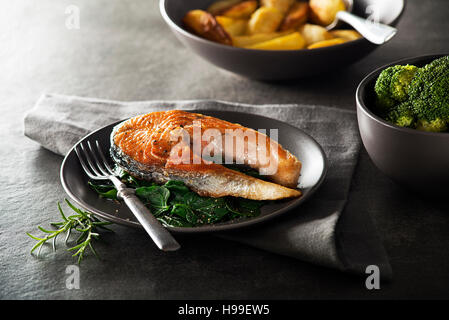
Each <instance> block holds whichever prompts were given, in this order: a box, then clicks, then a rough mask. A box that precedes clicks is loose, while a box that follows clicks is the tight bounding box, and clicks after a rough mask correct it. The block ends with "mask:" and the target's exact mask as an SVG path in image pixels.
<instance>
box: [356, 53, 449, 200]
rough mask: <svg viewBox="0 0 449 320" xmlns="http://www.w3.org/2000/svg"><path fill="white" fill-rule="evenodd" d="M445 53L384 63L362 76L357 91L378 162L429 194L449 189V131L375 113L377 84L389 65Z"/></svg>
mask: <svg viewBox="0 0 449 320" xmlns="http://www.w3.org/2000/svg"><path fill="white" fill-rule="evenodd" d="M445 55H448V54H438V55H435V54H434V55H426V56H420V57H415V58H408V59H403V60H399V61H396V62H393V63H391V64H388V65H385V66H382V67H380V68H379V69H377V70H375V71H373V72H372V73H370V74H369V75H368V76H367V77H366V78H365V79H363V80H362V82H361V83H360V84H359V86H358V88H357V93H356V101H357V118H358V123H359V130H360V134H361V137H362V141H363V144H364V146H365V148H366V151H367V152H368V154H369V156H370V157H371V159H372V161H373V162H374V164H375V165H376V166H377V167H378V168H379V169H380V170H381V171H382V172H383V173H385V174H386V175H387V176H389V177H390V178H391V179H393V180H394V181H396V182H397V183H399V184H401V185H403V186H405V187H406V188H408V189H411V190H413V191H417V192H419V193H420V194H425V195H436V196H439V195H440V194H442V193H444V192H445V193H447V190H446V189H447V186H448V185H449V133H444V132H442V133H434V132H423V131H418V130H415V129H409V128H402V127H398V126H395V125H393V124H391V123H388V122H386V121H385V120H383V119H382V118H380V117H379V116H377V115H376V114H375V108H374V103H375V95H374V85H375V83H376V79H377V77H378V76H379V74H380V72H381V71H382V70H384V69H385V68H387V67H389V66H392V65H396V64H402V65H404V64H412V65H415V66H418V67H421V66H424V65H426V64H427V63H429V62H431V61H433V60H434V59H437V58H439V57H441V56H445Z"/></svg>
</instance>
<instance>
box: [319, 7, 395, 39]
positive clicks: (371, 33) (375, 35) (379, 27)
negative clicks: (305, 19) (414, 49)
mask: <svg viewBox="0 0 449 320" xmlns="http://www.w3.org/2000/svg"><path fill="white" fill-rule="evenodd" d="M344 3H345V7H346V10H341V11H338V12H337V14H336V16H335V19H334V21H333V22H332V23H331V24H330V25H328V26H327V27H326V29H327V30H332V29H335V27H337V25H339V22H340V21H343V22H346V23H347V24H349V25H350V26H352V27H353V28H354V29H355V30H357V31H358V32H359V33H360V34H361V35H362V36H363V37H364V38H365V39H366V40H368V41H370V42H372V43H375V44H384V43H385V42H387V41H388V40H390V39H391V38H393V36H394V35H395V34H396V33H397V32H398V30H397V29H396V28H393V27H391V26H389V25H386V24H382V23H379V22H377V21H371V20H368V19H364V18H361V17H359V16H356V15H355V14H353V13H352V9H353V7H354V1H353V0H344Z"/></svg>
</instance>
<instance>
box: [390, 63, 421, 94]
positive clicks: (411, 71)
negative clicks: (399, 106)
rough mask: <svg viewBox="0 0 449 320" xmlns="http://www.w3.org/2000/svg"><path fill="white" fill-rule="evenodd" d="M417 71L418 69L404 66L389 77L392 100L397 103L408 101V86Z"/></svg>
mask: <svg viewBox="0 0 449 320" xmlns="http://www.w3.org/2000/svg"><path fill="white" fill-rule="evenodd" d="M417 71H418V67H415V66H411V65H406V66H403V68H400V69H399V70H398V71H397V72H396V73H395V74H393V76H392V77H391V84H390V92H391V96H392V98H393V99H395V100H396V101H399V102H403V101H406V100H407V99H408V90H409V85H410V83H411V82H412V80H413V77H414V76H415V73H416V72H417Z"/></svg>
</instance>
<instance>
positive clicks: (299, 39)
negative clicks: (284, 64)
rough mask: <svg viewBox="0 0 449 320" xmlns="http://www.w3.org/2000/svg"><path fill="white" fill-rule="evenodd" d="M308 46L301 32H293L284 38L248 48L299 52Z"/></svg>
mask: <svg viewBox="0 0 449 320" xmlns="http://www.w3.org/2000/svg"><path fill="white" fill-rule="evenodd" d="M305 44H306V41H305V40H304V38H303V36H301V34H300V33H299V32H293V33H291V34H288V35H286V36H283V37H279V38H275V39H272V40H268V41H265V42H261V43H257V44H254V45H251V46H248V47H246V48H249V49H259V50H299V49H303V48H304V46H305Z"/></svg>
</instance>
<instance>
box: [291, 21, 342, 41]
mask: <svg viewBox="0 0 449 320" xmlns="http://www.w3.org/2000/svg"><path fill="white" fill-rule="evenodd" d="M299 32H300V33H301V35H302V36H303V37H304V39H305V40H306V45H308V46H309V45H311V44H313V43H315V42H320V41H324V40H329V39H332V38H334V36H333V35H332V34H331V33H330V32H329V31H327V30H326V28H324V27H322V26H319V25H316V24H310V23H306V24H305V25H303V26H302V27H300V28H299Z"/></svg>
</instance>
